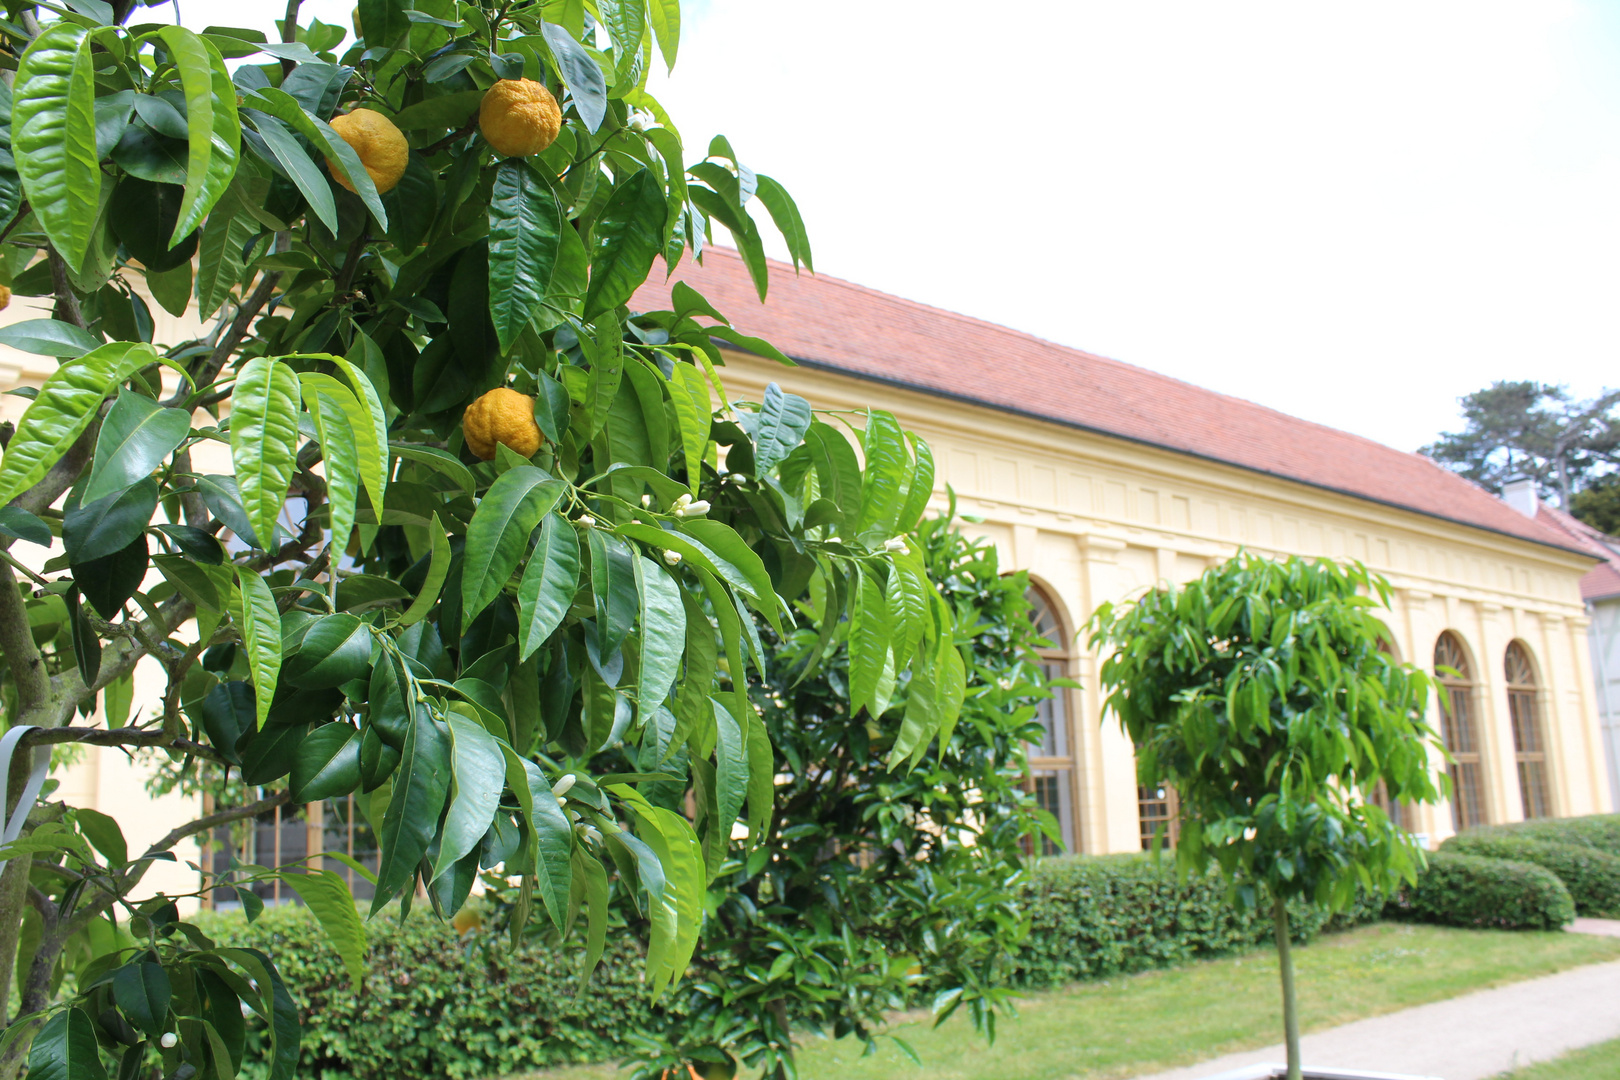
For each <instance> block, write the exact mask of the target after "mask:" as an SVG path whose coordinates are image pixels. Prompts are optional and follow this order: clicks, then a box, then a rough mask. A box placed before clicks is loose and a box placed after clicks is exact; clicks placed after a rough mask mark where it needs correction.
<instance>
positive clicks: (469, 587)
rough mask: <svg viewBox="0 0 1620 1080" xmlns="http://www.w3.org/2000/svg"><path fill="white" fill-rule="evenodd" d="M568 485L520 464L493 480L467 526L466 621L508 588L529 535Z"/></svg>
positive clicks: (463, 589)
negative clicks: (509, 580)
mask: <svg viewBox="0 0 1620 1080" xmlns="http://www.w3.org/2000/svg"><path fill="white" fill-rule="evenodd" d="M567 487H568V485H567V484H566V483H564V482H563V481H561V480H553V479H552V478H551V477H550V476H549V475H548V474H547V473H546V472H545V471H544V470H542V469H537V468H534V467H533V466H532V465H520V466H518V467H517V468H515V469H512V470H510V471H509V472H505V473H502V474H501V475H500V476H499V477H498V478H497V479H496V481H495V483H494V484H492V485H490V489H489V492H488V493H487V494H486V495H485V496H484V497H483V499H482V500H480V502H479V503H478V509H477V510H475V511H474V512H473V516H472V521H471V522H469V523H468V525H467V546H466V549H465V554H464V561H463V564H462V565H463V569H462V577H461V605H462V616H461V617H462V620H463V625H465V624H466V623H470V622H472V620H473V619H475V618H477V617H478V614H479V613H480V612H481V611H483V610H484V608H486V607H488V606H489V602H490V601H491V600H493V599H495V597H496V595H497V594H499V593H500V591H501V589H502V588H503V587H505V585H506V583H507V580H508V579H509V578H511V576H512V572H513V571H514V570H516V569H517V566H518V563H519V561H520V560H522V558H523V555H524V553H525V552H527V551H528V547H529V535H530V534H531V533H533V532H534V529H535V526H536V525H538V524H540V519H541V517H543V516H544V515H545V514H546V513H547V512H548V511H550V510H551V508H552V507H553V506H555V505H556V504H557V500H558V499H560V498H561V497H562V494H563V492H564V491H565V490H566V489H567Z"/></svg>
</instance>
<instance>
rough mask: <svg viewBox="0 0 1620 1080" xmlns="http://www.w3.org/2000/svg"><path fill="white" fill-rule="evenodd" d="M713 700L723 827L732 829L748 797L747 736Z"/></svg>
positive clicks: (717, 772) (737, 722)
mask: <svg viewBox="0 0 1620 1080" xmlns="http://www.w3.org/2000/svg"><path fill="white" fill-rule="evenodd" d="M710 700H711V701H712V702H713V705H714V722H715V726H716V727H717V728H718V729H719V733H720V737H719V740H718V741H717V742H716V743H715V748H714V765H715V769H714V771H715V781H716V783H717V785H718V790H719V798H720V822H721V826H720V827H721V828H726V829H729V828H730V826H731V823H732V822H733V821H736V820H737V815H738V814H740V813H741V812H742V806H743V801H744V800H745V799H747V798H748V736H747V733H746V732H745V731H744V730H743V726H742V723H741V722H740V721H739V720H738V719H737V717H735V716H733V715H732V713H731V710H730V709H728V708H726V707H725V706H724V705H722V704H721V703H720V702H718V701H714V700H713V699H712V698H711V699H710Z"/></svg>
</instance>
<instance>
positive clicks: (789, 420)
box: [754, 383, 815, 473]
mask: <svg viewBox="0 0 1620 1080" xmlns="http://www.w3.org/2000/svg"><path fill="white" fill-rule="evenodd" d="M814 419H815V417H814V415H813V414H812V413H811V411H810V403H809V402H808V401H806V400H804V398H802V397H800V396H799V395H798V394H784V393H783V392H782V388H781V387H780V386H777V385H776V384H775V383H767V384H766V386H765V400H764V401H763V402H762V403H761V404H760V408H759V415H758V417H757V419H756V422H757V424H758V428H757V432H756V434H755V436H754V447H755V449H754V469H755V471H756V472H759V473H766V472H769V471H770V470H771V469H773V468H775V467H776V465H777V463H778V462H780V461H781V460H782V459H783V458H785V457H787V456H788V455H789V454H791V453H792V452H793V451H794V450H795V449H796V448H797V447H798V445H799V444H800V443H801V442H803V441H804V433H805V432H806V431H809V430H810V422H811V421H812V420H814Z"/></svg>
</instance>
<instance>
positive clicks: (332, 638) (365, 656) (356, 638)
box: [281, 612, 372, 690]
mask: <svg viewBox="0 0 1620 1080" xmlns="http://www.w3.org/2000/svg"><path fill="white" fill-rule="evenodd" d="M294 641H296V650H295V651H294V652H293V653H292V655H291V656H289V657H288V658H287V661H286V663H285V665H284V666H283V668H282V672H281V674H282V678H283V679H284V680H285V681H286V682H287V684H288V685H290V686H294V687H297V688H298V689H300V690H326V689H330V688H332V687H337V686H342V685H343V684H344V683H346V682H349V681H350V680H351V679H358V678H360V677H362V676H363V675H365V674H366V672H367V671H368V670H369V669H370V667H371V642H372V636H371V627H370V626H369V625H367V624H366V623H364V622H362V621H361V620H360V618H359V616H357V615H351V614H349V613H347V612H340V613H338V614H336V615H323V616H321V617H320V618H318V619H316V620H314V621H313V622H309V623H306V624H304V626H303V627H302V628H301V629H300V632H299V635H298V636H297V637H296V638H288V639H286V640H284V641H283V643H282V646H283V648H286V647H287V646H288V645H289V644H292V643H293V642H294Z"/></svg>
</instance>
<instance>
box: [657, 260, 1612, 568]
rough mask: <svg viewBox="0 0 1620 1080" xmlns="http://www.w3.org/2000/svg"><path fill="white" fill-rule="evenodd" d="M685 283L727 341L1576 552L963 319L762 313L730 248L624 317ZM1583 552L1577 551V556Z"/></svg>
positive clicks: (1529, 528)
mask: <svg viewBox="0 0 1620 1080" xmlns="http://www.w3.org/2000/svg"><path fill="white" fill-rule="evenodd" d="M679 280H684V281H685V282H687V284H689V285H690V286H692V287H693V288H694V289H696V290H698V292H700V293H702V294H703V296H704V297H705V298H707V299H708V301H709V302H710V303H711V304H712V305H714V307H715V308H716V309H717V310H719V311H720V312H722V313H723V314H724V315H725V316H726V317H727V318H728V319H730V320H731V322H732V324H733V325H734V326H736V327H737V329H738V331H739V332H741V333H744V334H749V335H752V336H755V337H761V338H764V339H765V340H766V341H769V342H770V343H771V344H773V345H775V346H776V347H777V348H779V349H781V350H782V351H783V352H784V353H786V354H787V355H789V356H791V357H792V358H793V359H794V360H796V361H798V362H800V363H802V364H805V365H806V366H812V367H817V368H823V369H828V370H832V371H838V372H842V373H845V374H848V375H852V376H855V377H857V378H862V379H871V380H875V381H879V382H884V383H888V384H891V385H896V386H904V387H908V388H911V389H915V390H921V391H924V392H929V393H935V394H939V395H942V396H947V397H952V398H957V399H960V400H966V401H971V402H976V403H979V404H982V405H987V406H989V407H991V408H995V409H999V410H1003V411H1007V412H1012V413H1017V414H1020V415H1024V416H1031V417H1037V418H1039V419H1043V420H1050V421H1052V422H1054V423H1058V424H1064V425H1067V426H1071V427H1077V428H1082V429H1085V430H1088V431H1095V432H1100V433H1102V434H1105V435H1112V436H1117V437H1119V438H1122V439H1129V440H1132V441H1135V442H1142V443H1148V444H1150V445H1153V446H1160V447H1164V448H1166V449H1170V450H1177V451H1181V452H1183V453H1187V454H1193V455H1196V456H1198V457H1201V458H1208V459H1211V460H1214V461H1219V462H1224V463H1227V464H1230V465H1237V466H1240V467H1242V468H1245V469H1252V470H1254V471H1256V472H1261V473H1266V474H1268V475H1272V476H1279V477H1284V478H1286V479H1289V480H1297V481H1299V482H1301V483H1305V484H1310V485H1312V486H1314V487H1320V488H1326V489H1329V490H1331V491H1336V492H1341V493H1344V494H1348V495H1354V496H1358V497H1360V498H1364V499H1370V500H1373V501H1375V502H1380V503H1385V504H1388V505H1392V506H1397V507H1402V508H1405V509H1408V510H1414V511H1416V512H1418V513H1421V514H1428V515H1431V516H1434V517H1438V518H1444V519H1446V520H1448V521H1454V522H1459V523H1461V524H1465V525H1472V526H1476V527H1478V528H1482V529H1488V530H1490V531H1493V532H1498V533H1506V534H1508V535H1511V536H1516V537H1520V538H1522V539H1525V540H1532V541H1535V542H1537V543H1541V544H1550V545H1554V546H1557V547H1563V548H1574V547H1576V545H1574V544H1572V543H1571V541H1570V538H1569V537H1568V536H1567V535H1566V534H1565V533H1564V532H1562V531H1561V530H1557V529H1553V528H1551V527H1549V526H1547V525H1545V524H1543V523H1541V522H1538V521H1535V520H1533V519H1531V518H1528V517H1525V516H1524V515H1523V514H1520V513H1518V512H1517V511H1515V510H1513V509H1512V508H1511V507H1509V506H1507V504H1505V503H1503V502H1502V501H1501V500H1500V499H1498V498H1496V497H1495V496H1494V495H1492V494H1490V493H1489V492H1487V491H1485V490H1484V489H1483V488H1480V487H1478V486H1476V485H1474V484H1472V483H1470V482H1469V481H1467V480H1464V479H1463V478H1462V477H1460V476H1458V475H1456V474H1455V473H1453V472H1450V471H1448V470H1446V469H1444V468H1442V467H1440V466H1439V465H1436V464H1435V463H1433V462H1432V461H1430V460H1429V459H1427V458H1425V457H1422V456H1420V455H1418V454H1409V453H1405V452H1403V451H1400V450H1395V449H1393V448H1391V447H1388V446H1385V445H1383V444H1382V443H1377V442H1374V441H1372V440H1371V439H1364V438H1362V437H1360V436H1358V435H1351V434H1349V433H1348V432H1344V431H1338V430H1336V429H1334V428H1330V427H1324V426H1322V425H1320V424H1313V423H1311V422H1309V421H1307V420H1301V419H1299V418H1298V417H1294V416H1288V415H1286V414H1285V413H1280V412H1277V411H1276V410H1274V409H1268V408H1266V407H1264V406H1262V405H1256V404H1255V403H1254V402H1252V401H1244V400H1243V399H1241V398H1235V397H1228V396H1227V395H1225V394H1217V393H1215V392H1214V391H1212V390H1205V389H1203V388H1202V387H1198V386H1193V385H1192V384H1191V383H1185V382H1182V381H1180V380H1179V379H1172V378H1170V377H1169V376H1166V375H1160V374H1158V373H1156V372H1152V371H1147V370H1145V369H1143V368H1139V367H1134V366H1132V365H1130V364H1126V363H1122V362H1121V361H1118V360H1110V359H1108V358H1106V357H1102V356H1094V355H1092V354H1091V353H1086V352H1081V351H1080V350H1078V349H1071V348H1067V347H1065V346H1062V345H1056V344H1053V343H1052V342H1050V341H1043V340H1041V339H1040V338H1037V337H1034V336H1032V335H1030V334H1025V333H1021V332H1019V331H1017V330H1009V329H1008V328H1006V327H1004V326H996V325H995V324H993V323H988V322H984V321H983V320H980V319H975V318H972V317H970V316H967V315H958V314H956V313H955V312H950V311H942V310H940V309H939V308H934V307H929V306H928V305H926V304H919V303H916V302H915V301H912V300H904V299H901V298H900V297H897V296H890V295H888V294H886V293H881V292H878V291H876V290H875V289H868V288H865V287H863V286H860V285H855V284H852V283H851V282H848V281H841V280H839V279H838V278H834V277H829V276H828V275H826V274H816V275H811V274H808V273H806V274H802V275H795V274H794V273H793V269H792V267H791V266H789V265H787V264H785V263H779V262H774V261H773V262H772V263H771V267H770V291H769V298H768V300H767V302H766V303H765V304H764V305H761V304H760V303H759V300H758V296H757V294H756V293H755V291H754V287H753V284H752V283H751V282H750V280H749V277H748V272H747V269H746V267H745V266H744V265H743V263H742V259H741V258H740V257H739V256H738V255H737V253H736V252H735V251H733V250H731V249H729V248H710V249H708V250H707V251H706V252H705V253H704V256H703V265H701V266H699V265H696V264H695V263H693V262H692V261H691V260H690V259H687V260H684V261H682V262H681V264H680V265H679V266H678V267H677V268H676V270H675V273H674V274H673V275H672V276H671V278H670V279H669V280H668V281H667V282H666V281H660V280H659V275H658V272H657V268H656V267H655V269H654V273H653V280H652V281H650V282H649V283H648V284H647V285H646V286H644V287H643V288H642V289H641V291H640V292H638V293H637V294H636V296H635V299H634V300H633V301H632V303H631V307H632V308H633V309H637V310H644V311H645V310H653V309H656V308H664V307H668V306H669V290H670V289H671V288H672V287H673V285H674V282H675V281H679ZM1580 550H1582V551H1583V552H1584V550H1585V549H1584V548H1582V549H1580Z"/></svg>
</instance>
